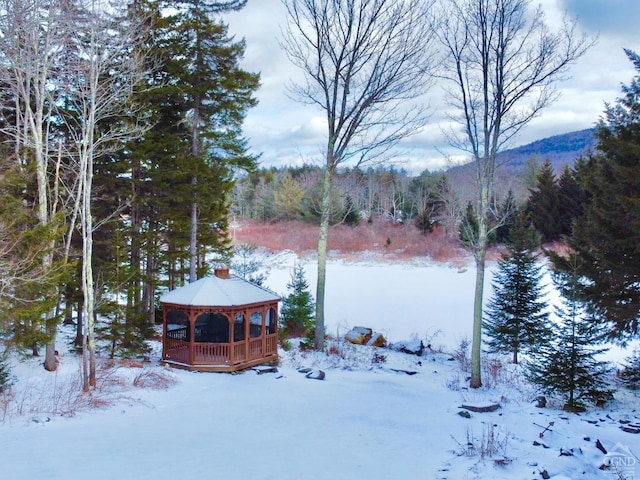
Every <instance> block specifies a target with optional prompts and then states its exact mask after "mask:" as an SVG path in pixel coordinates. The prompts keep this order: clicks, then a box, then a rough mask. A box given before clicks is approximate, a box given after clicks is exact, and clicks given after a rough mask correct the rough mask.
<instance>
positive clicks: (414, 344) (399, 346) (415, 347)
mask: <svg viewBox="0 0 640 480" xmlns="http://www.w3.org/2000/svg"><path fill="white" fill-rule="evenodd" d="M393 349H394V350H397V351H399V352H403V353H409V354H411V355H418V356H421V355H422V352H424V344H423V343H422V340H413V341H409V342H398V343H396V344H394V346H393Z"/></svg>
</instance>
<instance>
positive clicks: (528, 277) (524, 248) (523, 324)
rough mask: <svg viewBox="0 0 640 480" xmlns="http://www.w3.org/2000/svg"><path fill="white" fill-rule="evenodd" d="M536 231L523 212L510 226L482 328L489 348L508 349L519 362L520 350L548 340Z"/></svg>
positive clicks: (537, 345) (535, 346)
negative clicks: (505, 251) (504, 251)
mask: <svg viewBox="0 0 640 480" xmlns="http://www.w3.org/2000/svg"><path fill="white" fill-rule="evenodd" d="M538 243H539V239H538V235H537V233H536V231H535V229H534V228H533V226H532V225H531V223H530V220H529V218H528V216H527V215H526V213H524V212H522V211H521V212H520V213H519V214H518V215H517V216H516V219H515V223H514V225H513V227H512V228H511V230H510V237H509V239H508V243H507V248H508V250H507V253H503V254H502V257H501V259H500V260H499V262H498V270H497V271H496V272H495V274H494V277H493V289H494V295H493V297H492V298H491V299H490V300H489V303H488V307H487V310H486V311H485V318H484V322H483V329H484V331H485V333H486V334H487V336H488V337H489V340H488V341H487V342H486V343H487V346H488V350H489V351H490V352H500V353H511V354H512V355H513V363H518V354H519V353H520V352H525V353H531V354H534V352H535V351H536V350H537V348H538V347H539V346H540V345H541V344H544V343H546V342H547V341H548V340H549V335H550V327H549V323H548V316H549V313H548V312H547V311H546V305H545V302H544V295H543V292H542V290H543V285H542V277H543V271H542V266H541V265H540V264H539V262H538V255H537V253H536V249H537V247H538Z"/></svg>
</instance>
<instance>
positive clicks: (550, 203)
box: [527, 160, 561, 243]
mask: <svg viewBox="0 0 640 480" xmlns="http://www.w3.org/2000/svg"><path fill="white" fill-rule="evenodd" d="M560 210H561V208H560V189H559V188H558V182H557V181H556V177H555V175H554V173H553V166H552V165H551V162H549V161H548V160H545V162H544V163H543V164H542V167H540V171H539V172H538V176H537V183H536V187H535V189H533V190H530V195H529V199H528V200H527V211H528V212H529V215H531V221H532V222H533V225H534V226H535V227H536V230H538V232H540V235H541V237H542V242H543V243H547V242H553V241H556V240H559V239H560V233H561V225H560Z"/></svg>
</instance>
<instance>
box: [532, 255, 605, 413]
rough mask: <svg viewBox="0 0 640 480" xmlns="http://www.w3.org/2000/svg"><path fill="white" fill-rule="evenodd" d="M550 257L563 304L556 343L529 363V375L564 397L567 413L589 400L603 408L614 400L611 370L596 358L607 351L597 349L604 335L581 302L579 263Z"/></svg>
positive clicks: (558, 315) (556, 325)
mask: <svg viewBox="0 0 640 480" xmlns="http://www.w3.org/2000/svg"><path fill="white" fill-rule="evenodd" d="M551 258H552V261H553V268H554V272H553V279H554V284H555V286H556V288H557V289H558V291H559V293H560V295H561V303H560V304H558V305H557V306H556V309H555V314H556V319H555V323H554V324H553V332H554V336H553V340H552V341H550V342H548V343H545V344H543V345H541V346H540V349H539V351H538V353H537V355H535V356H534V357H532V358H531V360H530V361H528V362H527V365H526V366H527V369H526V376H527V378H528V379H529V380H530V381H531V382H532V383H535V384H536V385H538V386H539V387H540V388H541V389H542V390H543V391H544V392H545V393H548V394H560V395H563V396H564V398H565V399H566V402H565V405H564V409H565V410H568V411H581V410H584V407H585V402H586V401H589V402H591V403H595V404H596V405H600V404H602V403H604V402H606V401H608V400H610V399H611V398H612V392H611V391H610V390H609V389H608V388H607V381H606V378H605V377H606V375H607V374H608V373H609V372H610V368H609V366H608V364H607V363H606V362H602V361H598V360H596V358H595V357H596V355H598V354H601V353H603V352H605V351H606V350H607V349H606V348H599V347H597V346H595V345H596V344H597V343H598V342H601V341H602V338H603V332H602V329H601V328H600V327H599V325H598V324H597V323H596V322H594V321H593V318H591V317H590V316H589V315H588V312H587V310H586V308H585V304H584V303H583V302H582V300H581V299H580V278H579V276H578V266H579V260H578V259H577V258H576V257H575V255H573V254H572V255H571V256H570V257H569V258H568V259H567V258H562V257H560V256H559V255H556V254H551Z"/></svg>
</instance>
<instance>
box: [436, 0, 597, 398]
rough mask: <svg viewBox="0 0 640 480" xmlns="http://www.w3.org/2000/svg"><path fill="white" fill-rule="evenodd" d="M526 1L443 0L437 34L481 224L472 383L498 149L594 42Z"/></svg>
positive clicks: (551, 96)
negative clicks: (551, 21)
mask: <svg viewBox="0 0 640 480" xmlns="http://www.w3.org/2000/svg"><path fill="white" fill-rule="evenodd" d="M530 4H531V2H530V1H529V0H444V1H443V4H442V12H441V15H440V16H439V17H440V19H441V21H440V24H439V28H438V37H439V40H440V43H441V45H442V47H443V49H444V57H443V61H442V62H441V71H440V73H439V75H440V76H441V77H443V78H444V79H445V80H447V81H448V85H449V87H448V88H447V91H446V98H447V100H448V102H449V104H450V106H451V107H453V111H455V112H457V114H456V115H454V116H453V117H452V120H453V121H454V122H455V123H457V124H458V125H459V126H460V127H461V128H460V130H459V131H457V130H452V131H450V132H448V138H449V140H450V142H451V144H452V145H453V146H455V147H457V148H459V149H461V150H463V151H466V152H468V153H469V154H470V156H471V159H472V161H473V163H474V165H475V186H476V190H477V192H476V199H475V206H474V209H473V211H474V212H475V217H476V218H475V221H476V222H475V223H476V224H477V229H476V231H475V234H474V236H473V238H471V239H470V241H471V250H472V251H473V255H474V258H475V264H476V280H475V294H474V307H473V338H472V349H471V350H472V351H471V357H472V358H471V363H472V372H471V382H470V385H471V387H472V388H477V387H480V386H481V385H482V381H481V377H480V348H481V340H482V339H481V335H482V304H483V288H484V273H485V258H486V250H487V243H488V238H489V235H490V234H491V232H492V230H493V229H495V228H497V227H498V226H499V222H497V223H493V224H490V222H489V218H490V217H491V214H492V208H493V205H492V201H493V200H494V199H495V198H496V197H495V191H494V176H495V170H496V155H497V154H498V152H499V151H500V150H502V149H503V147H504V146H505V145H506V144H507V143H508V142H509V141H510V140H511V139H512V138H513V137H514V136H515V135H517V134H518V132H520V131H521V130H522V128H523V127H525V125H527V124H528V123H529V122H530V121H531V120H532V119H533V118H534V117H535V116H536V115H537V114H538V113H539V112H540V111H541V110H542V109H544V108H545V107H547V106H548V105H549V104H550V103H552V102H553V101H554V100H555V99H556V98H557V96H558V91H557V89H556V87H555V85H556V83H557V82H558V81H559V80H561V79H563V76H564V75H565V74H566V73H567V70H568V68H569V66H570V65H571V64H573V63H574V62H575V61H576V60H577V59H578V58H579V57H581V56H582V55H583V54H584V53H585V52H586V51H587V49H588V48H589V47H590V46H591V45H592V44H593V40H591V39H589V38H587V37H585V36H584V35H580V34H579V33H578V31H577V25H576V22H575V21H569V20H566V19H564V20H563V22H562V25H561V26H560V27H559V28H558V30H556V31H552V30H551V29H550V28H549V26H548V25H547V23H546V22H545V17H544V13H543V12H542V9H541V7H538V9H537V10H532V9H530Z"/></svg>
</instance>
